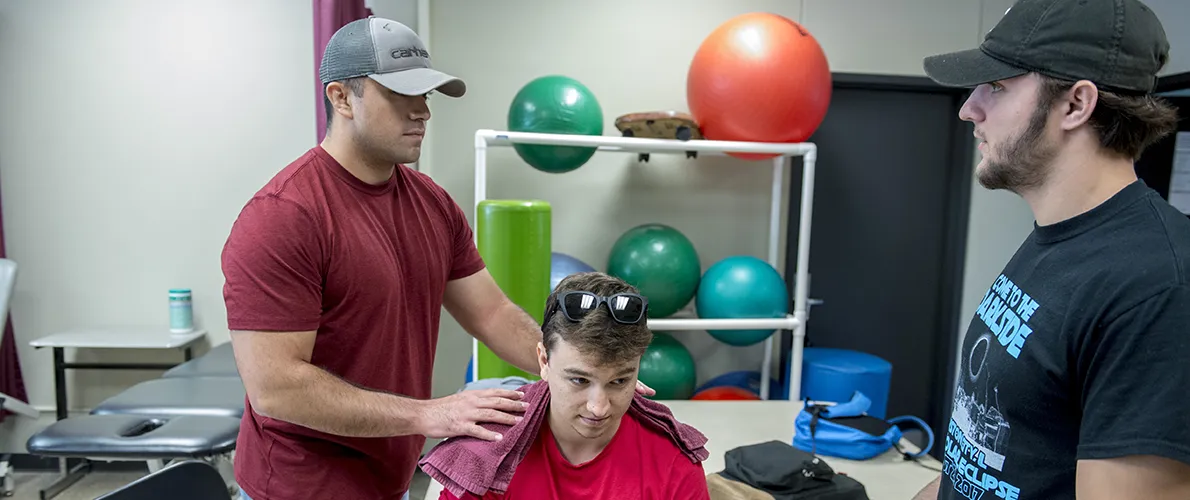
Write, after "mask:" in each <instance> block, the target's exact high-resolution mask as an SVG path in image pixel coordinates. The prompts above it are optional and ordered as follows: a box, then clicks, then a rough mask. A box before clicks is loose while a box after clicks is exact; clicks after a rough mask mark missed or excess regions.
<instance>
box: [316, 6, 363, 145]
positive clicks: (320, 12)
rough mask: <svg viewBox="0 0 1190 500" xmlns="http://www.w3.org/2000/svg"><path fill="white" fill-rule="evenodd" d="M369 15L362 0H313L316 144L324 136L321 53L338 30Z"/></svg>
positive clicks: (324, 113)
mask: <svg viewBox="0 0 1190 500" xmlns="http://www.w3.org/2000/svg"><path fill="white" fill-rule="evenodd" d="M370 15H372V11H371V10H370V9H368V8H367V6H365V5H364V0H314V114H315V115H316V116H317V117H318V142H322V138H323V136H325V135H326V105H325V104H324V103H323V90H322V81H321V80H319V78H318V66H319V65H320V64H322V52H323V51H324V50H326V44H327V42H329V41H330V39H331V36H332V35H334V34H335V32H336V31H338V30H339V28H342V27H343V26H344V25H346V24H347V23H350V22H351V21H355V20H356V19H363V18H365V17H368V16H370Z"/></svg>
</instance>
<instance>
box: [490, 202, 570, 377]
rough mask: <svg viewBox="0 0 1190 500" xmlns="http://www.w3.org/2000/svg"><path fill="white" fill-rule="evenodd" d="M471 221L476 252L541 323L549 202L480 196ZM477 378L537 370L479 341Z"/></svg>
mask: <svg viewBox="0 0 1190 500" xmlns="http://www.w3.org/2000/svg"><path fill="white" fill-rule="evenodd" d="M477 212H478V214H477V217H476V221H475V232H476V244H477V246H478V248H479V255H480V256H481V257H483V260H484V263H486V264H487V268H488V272H489V273H491V274H492V278H493V279H495V281H496V284H497V285H499V286H500V289H501V290H503V291H504V294H505V295H507V296H508V298H509V299H511V300H512V302H513V303H515V304H516V305H518V306H520V307H521V308H522V309H524V310H525V312H527V313H529V316H531V317H533V319H534V320H536V321H537V323H538V324H541V322H542V320H543V316H544V314H545V300H546V299H547V298H548V297H549V294H550V248H551V247H550V224H551V222H550V221H551V219H550V213H551V209H550V204H549V203H548V202H545V201H540V200H484V201H481V202H479V210H478V211H477ZM478 347H479V348H478V357H477V361H478V363H479V364H478V368H479V376H478V378H479V379H484V378H492V377H508V376H521V377H525V378H528V379H530V380H536V379H538V378H540V377H538V375H537V374H532V373H526V372H525V371H524V370H521V369H520V368H517V367H515V366H513V365H512V364H509V363H508V362H506V361H504V360H502V359H500V358H499V357H498V356H496V353H494V352H492V350H491V349H490V348H488V347H487V346H486V345H484V344H483V343H482V342H480V343H479V346H478Z"/></svg>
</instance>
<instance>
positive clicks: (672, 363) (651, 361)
mask: <svg viewBox="0 0 1190 500" xmlns="http://www.w3.org/2000/svg"><path fill="white" fill-rule="evenodd" d="M637 378H639V379H640V381H641V382H644V384H645V385H647V386H649V387H652V388H653V390H655V391H657V394H655V395H653V396H649V399H690V396H693V395H694V385H695V382H697V379H698V374H697V373H696V371H695V369H694V357H693V356H691V355H690V351H689V350H687V349H686V346H684V345H682V343H681V342H678V339H676V338H674V337H672V336H670V335H668V334H666V333H661V332H657V333H654V334H653V342H652V343H650V344H649V348H648V349H646V350H645V354H644V356H641V358H640V373H639V375H638V376H637Z"/></svg>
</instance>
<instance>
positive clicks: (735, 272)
mask: <svg viewBox="0 0 1190 500" xmlns="http://www.w3.org/2000/svg"><path fill="white" fill-rule="evenodd" d="M694 307H695V309H696V310H697V311H698V317H699V318H708V319H756V318H783V317H785V315H786V314H788V312H789V292H788V290H787V289H786V288H785V280H784V279H783V278H781V274H780V273H778V272H777V270H776V269H773V266H771V265H769V263H768V262H765V261H763V260H760V259H758V258H756V257H752V256H748V255H737V256H734V257H728V258H726V259H723V260H721V261H719V262H716V263H715V264H714V265H712V266H711V267H710V268H708V269H707V272H706V274H703V275H702V281H701V282H700V283H699V285H698V294H697V296H696V297H695V299H694ZM773 331H774V330H771V329H769V330H708V331H707V333H709V334H711V336H712V337H714V338H715V339H716V340H718V341H720V342H723V343H725V344H728V345H733V346H747V345H752V344H755V343H757V342H761V341H763V340H765V339H767V338H769V336H770V335H772V334H773Z"/></svg>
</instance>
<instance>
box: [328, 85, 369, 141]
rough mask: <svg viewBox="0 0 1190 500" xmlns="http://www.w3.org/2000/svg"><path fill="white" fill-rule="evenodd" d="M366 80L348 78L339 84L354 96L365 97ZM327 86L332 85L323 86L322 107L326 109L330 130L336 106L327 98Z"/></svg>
mask: <svg viewBox="0 0 1190 500" xmlns="http://www.w3.org/2000/svg"><path fill="white" fill-rule="evenodd" d="M364 78H367V77H366V76H361V77H357V78H348V79H346V80H342V81H340V82H339V83H342V84H343V85H344V86H345V87H347V88H349V89H351V94H352V95H354V96H356V97H359V96H361V95H364ZM332 83H334V82H332ZM327 85H330V83H328V84H326V85H323V86H322V105H323V107H324V108H325V109H324V110H323V111H324V112H325V113H326V128H327V130H330V128H331V122H332V121H334V118H335V109H334V106H332V105H331V99H330V98H329V97H327V96H326V87H327Z"/></svg>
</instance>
